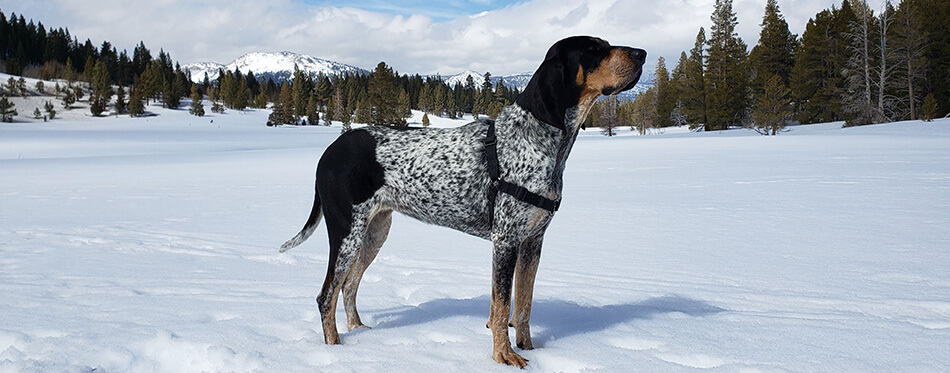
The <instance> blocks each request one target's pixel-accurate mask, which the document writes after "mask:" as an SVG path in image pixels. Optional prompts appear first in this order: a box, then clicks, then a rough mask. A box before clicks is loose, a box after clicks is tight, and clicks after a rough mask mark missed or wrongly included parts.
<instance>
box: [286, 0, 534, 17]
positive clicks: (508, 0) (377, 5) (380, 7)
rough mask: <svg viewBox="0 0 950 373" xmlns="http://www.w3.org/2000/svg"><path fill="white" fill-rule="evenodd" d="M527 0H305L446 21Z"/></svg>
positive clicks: (318, 3) (306, 1) (325, 4)
mask: <svg viewBox="0 0 950 373" xmlns="http://www.w3.org/2000/svg"><path fill="white" fill-rule="evenodd" d="M524 1H525V0H477V1H459V0H452V1H434V0H428V1H422V0H415V1H378V0H356V1H353V0H350V1H347V0H305V1H304V3H306V4H309V5H313V6H336V7H354V8H360V9H365V10H371V11H375V12H380V13H387V14H399V15H403V16H407V17H408V16H411V15H414V14H419V15H424V16H428V17H431V18H432V19H433V21H436V22H445V21H451V20H453V19H456V18H459V17H464V16H468V15H472V14H478V13H481V12H486V11H490V10H496V9H501V8H504V7H506V6H508V5H512V4H517V3H520V2H524Z"/></svg>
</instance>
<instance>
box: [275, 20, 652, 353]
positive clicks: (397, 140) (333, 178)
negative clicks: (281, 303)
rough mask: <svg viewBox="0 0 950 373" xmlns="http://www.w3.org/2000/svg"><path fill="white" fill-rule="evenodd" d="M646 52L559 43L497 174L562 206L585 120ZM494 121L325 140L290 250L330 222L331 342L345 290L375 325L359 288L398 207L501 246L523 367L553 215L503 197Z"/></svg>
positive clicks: (509, 110)
mask: <svg viewBox="0 0 950 373" xmlns="http://www.w3.org/2000/svg"><path fill="white" fill-rule="evenodd" d="M645 58H646V52H645V51H643V50H642V49H635V48H630V47H615V46H611V45H610V44H609V43H607V42H606V41H604V40H602V39H598V38H591V37H583V36H582V37H571V38H567V39H564V40H561V41H559V42H557V43H555V44H554V45H553V46H552V47H551V48H550V49H549V50H548V53H547V56H546V57H545V60H544V62H542V64H541V66H540V67H539V68H538V71H537V72H535V74H534V76H533V77H532V79H531V82H529V83H528V86H527V87H526V88H525V90H524V92H522V94H521V95H520V96H519V97H518V99H517V101H516V103H515V104H513V105H509V106H507V107H506V108H504V109H503V110H502V112H501V114H500V115H499V116H498V118H497V119H496V121H495V136H496V141H497V147H496V149H497V159H498V166H499V169H500V175H499V176H500V179H501V180H504V181H505V182H507V183H509V184H514V185H517V186H520V187H522V188H525V189H527V190H528V191H530V192H531V193H534V194H538V195H541V196H543V197H544V198H547V199H550V200H552V201H560V199H561V189H562V187H563V183H562V176H563V173H564V166H565V162H566V161H567V157H568V155H569V154H570V152H571V148H572V147H573V145H574V140H575V139H576V136H577V131H578V128H579V126H580V123H581V122H583V120H584V118H585V117H586V115H587V112H588V110H589V109H590V107H591V105H593V103H594V101H595V100H596V99H597V97H599V96H600V95H602V94H614V93H617V92H620V91H623V90H626V89H630V88H631V87H633V85H634V84H635V83H636V81H637V80H638V79H639V77H640V74H641V73H642V66H643V62H644V61H645ZM488 123H489V122H487V121H476V122H472V123H470V124H467V125H465V126H461V127H458V128H452V129H435V128H431V129H430V128H425V129H395V128H388V127H366V128H362V129H357V130H353V131H349V132H347V133H345V134H343V135H341V136H340V138H338V139H337V140H336V141H334V142H333V144H331V145H330V146H329V147H327V150H326V151H325V152H324V154H323V157H321V158H320V162H319V163H318V164H317V178H316V192H315V195H314V204H313V209H312V210H311V214H310V218H309V220H308V221H307V223H306V224H304V228H303V229H302V230H301V231H300V233H298V234H297V236H295V237H294V238H292V239H291V240H289V241H287V242H286V243H285V244H284V245H283V246H281V252H283V251H286V250H289V249H291V248H293V247H295V246H297V245H299V244H300V243H302V242H303V241H305V240H306V239H307V238H308V237H309V236H310V235H311V234H312V233H313V231H314V230H315V229H316V226H317V224H318V223H319V221H320V220H321V218H323V219H324V220H325V221H326V225H327V233H328V237H329V240H330V253H329V258H328V261H327V274H326V279H325V280H324V282H323V289H322V290H321V291H320V295H319V296H318V297H317V303H318V306H319V308H320V314H321V320H322V322H323V333H324V338H325V340H326V342H327V343H328V344H338V343H340V337H339V333H338V331H337V330H336V316H335V310H336V304H337V296H338V295H339V294H340V292H341V290H342V294H343V304H344V307H345V309H346V315H347V325H348V328H349V330H353V329H355V328H363V327H366V326H365V325H363V323H362V321H360V317H359V313H358V312H357V310H356V293H357V291H358V289H359V283H360V280H361V279H362V276H363V272H364V271H365V270H366V268H367V267H368V266H369V265H370V263H372V261H373V259H374V258H375V257H376V254H377V253H378V252H379V248H380V247H381V246H382V245H383V242H385V240H386V236H387V235H388V233H389V228H390V225H391V222H392V212H393V211H398V212H401V213H404V214H406V215H408V216H411V217H414V218H416V219H419V220H421V221H424V222H427V223H430V224H437V225H441V226H446V227H449V228H453V229H456V230H459V231H462V232H466V233H468V234H471V235H474V236H477V237H481V238H485V239H489V240H491V241H492V243H493V247H494V250H493V251H492V266H493V267H492V296H491V308H490V314H489V323H488V326H489V327H490V328H491V330H492V339H493V348H492V356H493V358H494V359H495V361H497V362H500V363H505V364H510V365H515V366H520V367H523V366H525V364H526V363H527V360H525V359H524V358H523V357H521V356H520V355H518V354H517V353H515V352H514V350H512V348H511V342H510V340H509V339H508V326H509V325H510V326H513V327H515V329H516V332H517V334H516V343H517V345H518V346H519V347H520V348H522V349H526V350H527V349H532V348H533V346H532V343H531V334H530V330H529V326H528V324H529V318H530V314H531V301H532V294H533V292H532V291H533V288H534V279H535V274H536V271H537V267H538V261H539V259H540V255H541V242H542V239H543V237H544V231H545V230H546V229H547V227H548V224H549V223H550V222H551V218H552V217H553V212H552V211H549V210H546V209H544V208H540V207H537V206H535V205H532V204H530V203H527V202H523V201H521V200H518V199H516V198H515V197H513V196H511V195H509V194H505V193H496V192H495V190H496V188H493V183H494V182H493V181H492V178H491V176H490V175H489V172H488V159H487V154H486V145H485V143H484V142H483V140H484V139H485V138H486V136H487V133H488V126H489V124H488ZM512 298H514V299H512ZM512 304H513V306H512ZM509 316H510V317H511V318H510V322H509V321H508V320H509Z"/></svg>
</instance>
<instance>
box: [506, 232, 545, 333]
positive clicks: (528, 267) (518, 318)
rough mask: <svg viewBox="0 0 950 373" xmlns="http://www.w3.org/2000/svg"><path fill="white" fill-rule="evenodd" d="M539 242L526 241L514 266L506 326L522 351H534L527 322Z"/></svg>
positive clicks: (539, 255)
mask: <svg viewBox="0 0 950 373" xmlns="http://www.w3.org/2000/svg"><path fill="white" fill-rule="evenodd" d="M541 240H542V238H541V237H538V238H536V239H528V240H526V241H525V242H524V244H522V245H521V249H520V250H518V262H517V264H516V265H515V282H514V288H515V290H514V300H513V301H512V302H513V305H512V308H513V309H512V312H511V322H510V323H508V325H509V326H513V327H514V328H515V330H516V332H515V333H516V334H515V343H516V344H517V345H518V348H520V349H522V350H531V349H534V345H533V344H532V343H531V328H530V327H529V321H530V319H531V302H532V299H533V298H534V278H535V275H537V273H538V262H540V259H541Z"/></svg>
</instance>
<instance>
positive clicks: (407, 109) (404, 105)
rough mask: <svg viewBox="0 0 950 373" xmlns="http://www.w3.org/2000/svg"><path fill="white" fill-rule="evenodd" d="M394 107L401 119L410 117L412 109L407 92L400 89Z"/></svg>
mask: <svg viewBox="0 0 950 373" xmlns="http://www.w3.org/2000/svg"><path fill="white" fill-rule="evenodd" d="M396 105H397V109H398V110H399V111H400V113H401V114H402V117H403V118H409V117H411V116H412V107H411V106H410V104H409V92H406V91H405V90H403V89H400V90H399V97H397V98H396Z"/></svg>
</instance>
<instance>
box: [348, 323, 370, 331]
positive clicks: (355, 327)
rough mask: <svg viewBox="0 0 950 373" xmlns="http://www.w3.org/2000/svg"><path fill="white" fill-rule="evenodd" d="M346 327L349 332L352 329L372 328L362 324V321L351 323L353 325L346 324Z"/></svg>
mask: <svg viewBox="0 0 950 373" xmlns="http://www.w3.org/2000/svg"><path fill="white" fill-rule="evenodd" d="M346 328H347V329H348V330H349V331H351V332H352V331H354V330H356V329H372V328H370V327H368V326H366V325H364V324H363V323H359V324H353V325H347V327H346Z"/></svg>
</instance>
